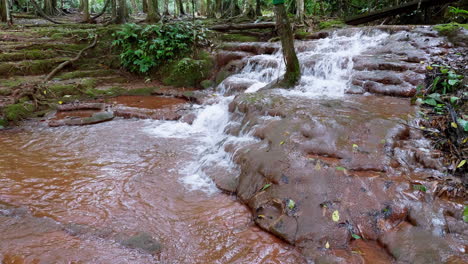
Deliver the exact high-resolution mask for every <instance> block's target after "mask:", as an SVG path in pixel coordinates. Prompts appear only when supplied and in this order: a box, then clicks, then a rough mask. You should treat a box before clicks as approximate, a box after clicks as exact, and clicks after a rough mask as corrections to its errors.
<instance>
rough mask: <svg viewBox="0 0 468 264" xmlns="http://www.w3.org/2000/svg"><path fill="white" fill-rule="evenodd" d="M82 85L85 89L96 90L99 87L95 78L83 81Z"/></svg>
mask: <svg viewBox="0 0 468 264" xmlns="http://www.w3.org/2000/svg"><path fill="white" fill-rule="evenodd" d="M81 85H82V86H83V88H85V89H89V88H95V87H96V86H97V80H96V79H94V78H88V79H84V80H82V81H81Z"/></svg>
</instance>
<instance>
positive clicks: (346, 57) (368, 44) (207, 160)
mask: <svg viewBox="0 0 468 264" xmlns="http://www.w3.org/2000/svg"><path fill="white" fill-rule="evenodd" d="M387 37H388V34H387V33H383V32H368V33H366V32H363V31H358V32H355V33H354V34H351V35H347V34H343V33H341V34H340V33H339V32H337V33H334V34H333V35H332V36H330V37H327V38H325V39H319V40H313V41H297V42H296V49H297V51H298V54H297V55H298V58H299V61H300V65H301V70H302V77H301V80H300V83H299V84H298V85H297V86H296V87H295V88H294V89H289V90H285V89H277V90H276V91H275V92H277V93H280V94H281V95H283V96H306V97H311V98H317V97H342V96H344V94H345V91H346V89H347V87H349V84H350V76H351V73H352V68H353V60H352V58H353V57H354V56H356V55H360V54H362V53H363V52H365V51H366V50H368V49H370V48H372V47H375V46H377V45H379V44H380V43H382V42H383V41H384V40H385V39H386V38H387ZM272 45H276V44H272ZM245 60H246V63H245V66H244V67H243V69H242V70H241V71H240V72H239V73H237V74H234V75H232V76H230V77H228V78H227V79H226V80H224V81H223V82H222V83H221V84H220V85H219V86H218V87H217V88H216V91H217V94H216V96H217V102H216V103H214V104H211V105H205V106H201V107H200V108H199V109H197V110H196V112H197V113H196V115H197V117H196V119H195V120H194V122H193V124H192V125H189V124H187V123H184V122H177V121H156V122H152V123H149V124H148V126H147V128H146V131H147V132H148V133H150V134H152V135H154V136H156V137H164V138H191V139H193V140H195V141H196V143H195V146H194V147H193V148H192V152H193V153H194V155H195V156H196V158H195V159H194V160H193V161H192V162H190V163H189V164H182V165H181V167H182V168H181V169H180V173H181V174H182V175H184V176H183V177H182V178H181V181H182V182H183V183H184V185H185V186H186V187H187V188H188V189H189V190H202V191H205V192H207V193H213V192H216V191H217V188H216V187H215V185H214V183H213V181H212V180H211V178H210V177H209V176H208V175H207V174H206V172H207V171H209V170H210V171H212V170H214V171H215V173H232V174H233V176H234V177H235V176H237V175H238V173H239V172H238V169H237V166H236V165H235V164H234V163H233V162H232V153H229V152H226V151H225V146H226V145H227V144H233V143H234V144H237V145H239V144H241V145H242V144H248V143H252V142H255V141H256V140H258V139H255V138H254V137H253V136H252V135H250V134H249V133H248V131H246V132H244V133H241V135H240V136H239V137H235V136H232V135H229V134H227V133H225V129H226V128H227V127H228V125H229V123H230V122H234V121H231V120H230V113H229V110H228V106H229V103H230V102H232V100H233V99H234V96H228V94H235V93H236V92H237V91H234V92H233V91H231V89H232V88H233V84H236V83H248V84H249V86H248V87H246V89H245V91H244V92H245V93H254V92H257V91H258V90H259V89H261V88H262V87H264V86H265V85H267V84H269V83H270V82H272V81H274V80H275V79H277V78H279V77H281V76H282V75H283V74H284V71H285V66H284V61H283V57H282V52H281V49H278V51H277V52H275V53H273V54H271V55H268V54H262V55H256V56H252V57H248V58H245Z"/></svg>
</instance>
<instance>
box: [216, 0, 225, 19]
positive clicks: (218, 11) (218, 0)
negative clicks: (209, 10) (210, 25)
mask: <svg viewBox="0 0 468 264" xmlns="http://www.w3.org/2000/svg"><path fill="white" fill-rule="evenodd" d="M221 3H222V1H221V0H215V8H214V9H215V17H216V18H221V16H222V14H223V10H222V8H223V7H222V5H221Z"/></svg>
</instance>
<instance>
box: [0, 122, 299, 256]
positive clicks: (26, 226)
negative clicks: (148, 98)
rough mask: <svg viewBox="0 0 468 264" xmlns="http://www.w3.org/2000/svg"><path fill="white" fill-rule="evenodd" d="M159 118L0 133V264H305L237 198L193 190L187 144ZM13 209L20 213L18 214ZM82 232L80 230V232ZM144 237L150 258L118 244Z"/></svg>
mask: <svg viewBox="0 0 468 264" xmlns="http://www.w3.org/2000/svg"><path fill="white" fill-rule="evenodd" d="M148 122H153V121H141V120H115V121H113V122H108V123H104V124H99V125H94V126H85V127H61V128H46V127H41V128H38V127H35V128H32V127H28V126H26V127H22V128H18V129H15V130H10V131H1V132H0V150H1V151H0V237H1V239H0V260H1V259H4V261H5V262H7V261H10V262H12V263H23V262H24V263H35V262H37V263H302V262H303V259H302V257H301V256H300V254H299V253H298V252H297V251H296V250H295V249H294V248H292V247H291V246H289V245H286V244H285V243H283V242H282V241H280V240H279V239H277V238H275V237H274V236H272V235H270V234H267V233H265V232H263V231H261V230H259V229H258V228H257V227H255V226H254V225H253V224H252V221H251V219H250V217H251V215H250V212H249V211H248V209H246V207H244V206H243V205H241V204H240V203H239V202H237V201H236V200H235V198H234V197H232V196H228V195H225V194H222V193H217V194H213V195H208V194H206V193H203V192H201V191H187V190H186V188H184V186H183V185H182V183H181V182H180V181H179V178H180V177H181V175H179V173H178V169H180V168H183V167H184V164H185V163H186V162H187V161H188V160H190V159H191V158H192V157H191V154H190V152H188V151H186V150H185V149H186V148H185V146H187V145H190V144H191V142H188V141H184V140H181V139H174V140H171V139H164V140H162V139H158V138H154V137H151V136H150V135H147V134H146V133H144V132H142V129H143V128H144V127H145V125H148ZM14 208H16V209H14ZM77 229H78V231H76V230H77ZM141 232H143V233H146V234H149V235H150V236H152V237H154V238H156V239H157V240H159V241H160V242H161V243H162V247H163V248H162V252H161V253H159V254H149V253H147V252H143V251H139V250H136V249H130V248H127V247H125V246H122V244H119V243H118V241H119V237H125V236H131V235H134V234H137V233H141Z"/></svg>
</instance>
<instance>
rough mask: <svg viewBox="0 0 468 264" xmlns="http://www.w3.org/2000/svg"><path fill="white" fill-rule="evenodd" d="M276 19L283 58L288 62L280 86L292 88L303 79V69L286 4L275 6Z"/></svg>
mask: <svg viewBox="0 0 468 264" xmlns="http://www.w3.org/2000/svg"><path fill="white" fill-rule="evenodd" d="M275 19H276V27H277V29H278V34H279V36H280V38H281V46H282V48H283V56H284V59H285V61H286V73H285V74H284V77H283V80H281V81H280V82H279V83H278V86H280V87H285V88H290V87H293V86H294V85H296V84H297V83H298V82H299V80H300V78H301V69H300V67H299V60H298V59H297V55H296V51H295V50H294V36H293V33H292V29H291V24H290V23H289V19H288V14H287V13H286V9H285V7H284V4H277V5H275Z"/></svg>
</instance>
